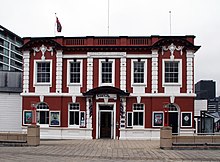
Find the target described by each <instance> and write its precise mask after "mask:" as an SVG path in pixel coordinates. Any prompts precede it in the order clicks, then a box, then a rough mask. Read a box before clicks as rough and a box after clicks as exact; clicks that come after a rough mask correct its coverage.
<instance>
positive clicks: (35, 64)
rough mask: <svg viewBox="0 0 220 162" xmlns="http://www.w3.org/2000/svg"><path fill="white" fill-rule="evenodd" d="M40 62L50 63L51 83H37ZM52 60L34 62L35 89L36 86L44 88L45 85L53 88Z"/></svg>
mask: <svg viewBox="0 0 220 162" xmlns="http://www.w3.org/2000/svg"><path fill="white" fill-rule="evenodd" d="M38 62H50V82H49V83H37V63H38ZM52 63H53V62H52V59H50V60H49V59H48V60H34V78H33V82H34V87H36V86H42V85H43V86H44V85H47V86H50V87H51V86H52V77H53V75H52Z"/></svg>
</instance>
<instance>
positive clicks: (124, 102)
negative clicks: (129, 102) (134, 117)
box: [120, 97, 126, 129]
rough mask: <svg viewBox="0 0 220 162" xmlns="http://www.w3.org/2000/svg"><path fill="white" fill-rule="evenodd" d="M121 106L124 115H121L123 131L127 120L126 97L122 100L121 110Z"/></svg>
mask: <svg viewBox="0 0 220 162" xmlns="http://www.w3.org/2000/svg"><path fill="white" fill-rule="evenodd" d="M121 100H122V101H121ZM121 104H122V105H121ZM121 106H123V115H121V114H120V119H121V121H120V128H121V129H123V128H125V118H126V98H125V97H124V98H120V109H121ZM120 111H121V110H120Z"/></svg>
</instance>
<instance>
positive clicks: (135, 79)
mask: <svg viewBox="0 0 220 162" xmlns="http://www.w3.org/2000/svg"><path fill="white" fill-rule="evenodd" d="M131 84H132V86H134V87H135V86H144V87H146V86H147V59H132V60H131Z"/></svg>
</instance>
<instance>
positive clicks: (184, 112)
mask: <svg viewBox="0 0 220 162" xmlns="http://www.w3.org/2000/svg"><path fill="white" fill-rule="evenodd" d="M186 113H187V114H190V116H191V121H190V123H191V125H190V126H183V123H182V117H183V114H186ZM180 121H181V127H182V128H189V127H192V112H188V111H183V112H181V119H180Z"/></svg>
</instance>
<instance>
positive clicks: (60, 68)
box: [56, 50, 63, 93]
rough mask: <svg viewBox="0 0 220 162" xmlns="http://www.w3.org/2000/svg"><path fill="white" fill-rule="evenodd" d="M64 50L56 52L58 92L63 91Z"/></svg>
mask: <svg viewBox="0 0 220 162" xmlns="http://www.w3.org/2000/svg"><path fill="white" fill-rule="evenodd" d="M62 56H63V54H62V50H57V53H56V92H57V93H62V78H63V77H62V76H63V58H62Z"/></svg>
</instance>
